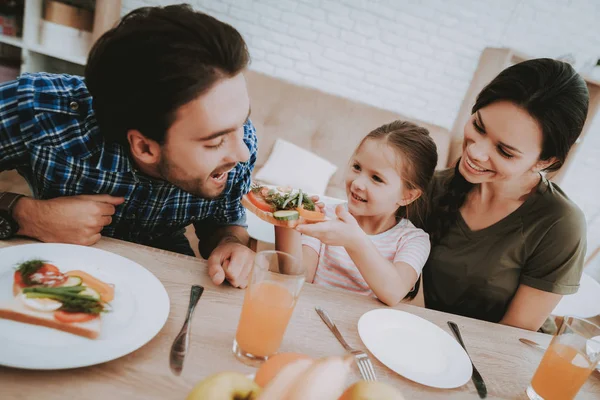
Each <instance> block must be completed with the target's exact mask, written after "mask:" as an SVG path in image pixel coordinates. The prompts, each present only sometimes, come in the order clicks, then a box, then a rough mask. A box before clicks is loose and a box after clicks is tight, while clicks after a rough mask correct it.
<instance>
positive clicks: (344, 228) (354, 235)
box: [296, 204, 364, 247]
mask: <svg viewBox="0 0 600 400" xmlns="http://www.w3.org/2000/svg"><path fill="white" fill-rule="evenodd" d="M335 214H336V215H337V217H338V219H336V220H332V221H325V222H319V223H316V224H300V225H298V226H297V227H296V230H297V231H298V232H300V233H303V234H305V235H308V236H312V237H314V238H317V239H319V240H320V241H321V242H323V243H325V244H326V245H329V246H344V247H346V246H351V245H352V244H353V243H354V242H356V241H357V240H358V239H360V238H361V237H362V236H364V232H363V231H362V229H361V228H360V226H359V225H358V222H356V219H354V217H353V216H352V214H350V213H349V212H348V210H346V207H345V206H344V205H343V204H339V205H338V206H337V207H336V208H335Z"/></svg>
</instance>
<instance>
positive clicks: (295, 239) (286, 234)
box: [275, 226, 319, 283]
mask: <svg viewBox="0 0 600 400" xmlns="http://www.w3.org/2000/svg"><path fill="white" fill-rule="evenodd" d="M275 250H278V251H282V252H284V253H288V254H291V255H292V256H294V257H296V258H298V259H299V260H300V261H301V262H302V263H303V264H304V266H305V267H306V281H307V282H310V283H312V282H313V280H314V279H315V273H316V272H317V265H318V263H319V254H318V253H317V252H316V251H314V250H313V249H312V248H310V247H309V246H303V245H302V234H301V233H300V232H298V231H296V230H294V229H290V228H284V227H280V226H275Z"/></svg>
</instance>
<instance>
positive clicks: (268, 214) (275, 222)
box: [242, 196, 329, 228]
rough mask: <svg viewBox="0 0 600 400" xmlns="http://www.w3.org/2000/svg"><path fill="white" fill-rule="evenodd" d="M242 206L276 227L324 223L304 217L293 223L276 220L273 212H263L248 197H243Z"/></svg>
mask: <svg viewBox="0 0 600 400" xmlns="http://www.w3.org/2000/svg"><path fill="white" fill-rule="evenodd" d="M242 205H243V206H244V207H245V208H246V209H247V210H248V211H250V212H251V213H252V214H254V215H256V216H257V217H258V218H260V219H262V220H263V221H266V222H268V223H270V224H272V225H275V226H282V227H284V228H295V227H296V226H298V225H300V224H314V223H317V222H323V221H311V220H306V219H304V218H302V217H300V218H298V219H296V220H293V221H281V220H278V219H277V218H275V217H274V216H273V213H272V212H268V211H263V210H261V209H260V208H258V207H256V206H255V205H254V204H252V202H251V201H250V200H248V198H247V197H246V196H242ZM327 220H329V218H327V217H325V221H327Z"/></svg>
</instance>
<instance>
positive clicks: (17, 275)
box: [15, 271, 25, 287]
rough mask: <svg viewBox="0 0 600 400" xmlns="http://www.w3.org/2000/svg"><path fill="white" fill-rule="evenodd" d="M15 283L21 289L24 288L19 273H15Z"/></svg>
mask: <svg viewBox="0 0 600 400" xmlns="http://www.w3.org/2000/svg"><path fill="white" fill-rule="evenodd" d="M15 283H16V284H17V285H19V286H21V287H23V286H25V284H24V283H23V277H22V276H21V271H15Z"/></svg>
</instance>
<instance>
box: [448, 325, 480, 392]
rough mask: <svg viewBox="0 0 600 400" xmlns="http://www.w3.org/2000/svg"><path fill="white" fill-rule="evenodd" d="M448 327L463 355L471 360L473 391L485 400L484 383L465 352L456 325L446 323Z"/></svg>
mask: <svg viewBox="0 0 600 400" xmlns="http://www.w3.org/2000/svg"><path fill="white" fill-rule="evenodd" d="M448 326H450V329H451V330H452V333H454V336H455V337H456V340H458V343H460V345H461V346H462V348H463V349H465V353H467V356H468V357H469V360H471V365H472V366H473V375H472V376H471V380H472V381H473V383H474V384H475V389H477V394H479V397H480V398H481V399H485V398H486V397H487V388H486V387H485V382H484V381H483V378H482V377H481V374H480V373H479V371H477V368H475V364H473V360H472V359H471V356H469V352H468V351H467V348H466V347H465V344H464V343H463V340H462V336H461V335H460V331H459V330H458V325H456V324H455V323H454V322H452V321H448Z"/></svg>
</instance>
